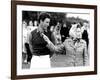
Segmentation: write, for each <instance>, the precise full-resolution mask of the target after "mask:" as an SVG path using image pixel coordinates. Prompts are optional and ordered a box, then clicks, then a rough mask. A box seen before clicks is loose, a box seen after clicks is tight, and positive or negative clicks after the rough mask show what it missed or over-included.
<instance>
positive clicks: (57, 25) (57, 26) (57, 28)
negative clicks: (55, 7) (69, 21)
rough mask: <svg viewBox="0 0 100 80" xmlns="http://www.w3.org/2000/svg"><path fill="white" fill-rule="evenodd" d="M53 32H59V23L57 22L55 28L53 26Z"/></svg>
mask: <svg viewBox="0 0 100 80" xmlns="http://www.w3.org/2000/svg"><path fill="white" fill-rule="evenodd" d="M55 30H56V31H57V32H59V31H60V30H61V23H60V22H57V24H56V26H55Z"/></svg>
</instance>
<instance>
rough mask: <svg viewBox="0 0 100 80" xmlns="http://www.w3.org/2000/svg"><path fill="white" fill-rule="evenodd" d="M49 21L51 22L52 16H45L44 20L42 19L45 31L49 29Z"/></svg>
mask: <svg viewBox="0 0 100 80" xmlns="http://www.w3.org/2000/svg"><path fill="white" fill-rule="evenodd" d="M49 23H50V18H45V20H44V21H42V20H41V25H42V29H43V30H44V31H45V30H47V27H48V26H49Z"/></svg>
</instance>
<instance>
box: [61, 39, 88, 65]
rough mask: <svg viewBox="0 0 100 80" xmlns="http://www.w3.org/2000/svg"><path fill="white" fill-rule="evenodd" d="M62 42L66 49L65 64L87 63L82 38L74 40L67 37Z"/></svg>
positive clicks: (85, 49) (84, 44) (86, 54)
mask: <svg viewBox="0 0 100 80" xmlns="http://www.w3.org/2000/svg"><path fill="white" fill-rule="evenodd" d="M63 44H64V46H65V50H66V60H65V61H66V66H85V65H88V53H87V48H86V42H85V41H84V40H82V39H80V40H77V41H74V40H72V38H69V39H66V40H65V41H64V43H63Z"/></svg>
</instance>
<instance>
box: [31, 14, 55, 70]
mask: <svg viewBox="0 0 100 80" xmlns="http://www.w3.org/2000/svg"><path fill="white" fill-rule="evenodd" d="M49 23H50V15H49V14H48V13H41V14H40V16H39V26H38V28H37V29H36V30H34V31H32V32H31V34H30V36H29V45H30V49H31V52H32V54H33V58H32V61H31V66H32V65H33V66H32V68H49V67H50V55H51V52H54V51H55V49H56V48H55V46H54V45H53V43H52V42H51V41H52V40H51V32H50V31H48V29H47V28H48V26H49Z"/></svg>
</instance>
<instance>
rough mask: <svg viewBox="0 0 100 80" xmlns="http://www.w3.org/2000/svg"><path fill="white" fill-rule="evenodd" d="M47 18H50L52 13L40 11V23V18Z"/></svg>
mask: <svg viewBox="0 0 100 80" xmlns="http://www.w3.org/2000/svg"><path fill="white" fill-rule="evenodd" d="M46 18H50V14H49V13H46V12H44V13H40V15H39V18H38V20H39V23H40V20H42V21H44V20H45V19H46Z"/></svg>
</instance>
